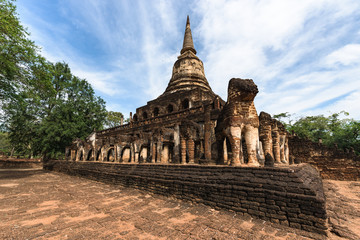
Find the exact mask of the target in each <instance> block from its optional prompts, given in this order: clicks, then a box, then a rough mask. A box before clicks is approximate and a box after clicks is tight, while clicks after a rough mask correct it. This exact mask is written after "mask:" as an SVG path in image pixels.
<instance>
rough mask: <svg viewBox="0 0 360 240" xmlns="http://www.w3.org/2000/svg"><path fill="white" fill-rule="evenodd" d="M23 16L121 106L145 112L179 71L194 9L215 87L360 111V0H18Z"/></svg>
mask: <svg viewBox="0 0 360 240" xmlns="http://www.w3.org/2000/svg"><path fill="white" fill-rule="evenodd" d="M18 5H19V6H20V9H21V12H20V16H21V19H22V20H23V22H24V23H25V25H27V26H28V27H29V30H30V32H32V36H33V38H34V40H35V41H36V42H37V43H38V44H39V45H41V46H42V47H43V54H44V55H45V56H46V57H47V58H48V59H49V60H51V61H61V60H63V61H66V62H68V63H69V64H70V67H71V69H72V70H73V72H74V73H75V74H76V75H78V76H79V77H82V78H86V79H87V80H88V81H89V82H90V83H91V84H92V85H93V87H94V88H95V90H96V92H97V93H98V94H100V95H101V96H102V97H103V98H104V99H105V100H106V101H107V107H108V108H109V109H111V110H116V109H118V111H126V112H124V113H125V114H128V112H129V111H135V109H136V107H140V106H141V105H144V104H146V102H147V101H149V100H151V99H153V98H155V97H157V96H158V95H160V94H161V93H162V92H163V91H164V90H165V88H166V85H167V83H168V81H169V80H170V77H171V71H172V66H173V63H174V62H175V61H176V57H177V56H178V54H179V51H180V49H181V46H182V38H183V31H184V27H185V19H186V15H187V14H190V15H191V16H190V19H191V26H192V30H193V38H194V42H195V47H196V49H197V50H198V56H199V57H200V58H201V59H202V60H203V61H204V67H205V73H206V76H207V78H208V80H209V82H210V85H211V87H212V88H213V90H214V91H215V92H216V93H218V94H219V95H220V96H222V97H223V98H224V99H226V92H227V83H228V80H229V79H230V78H232V77H241V78H252V79H254V81H255V83H257V85H258V87H259V89H260V93H259V94H258V96H257V98H256V106H257V109H258V111H261V110H264V111H267V112H269V113H271V114H274V113H280V112H292V113H294V112H297V113H299V114H321V113H325V112H328V111H338V110H346V111H349V112H350V113H351V116H352V117H355V118H360V111H359V110H360V109H359V107H358V106H357V105H355V104H354V103H355V102H359V101H360V81H359V77H358V76H360V57H359V56H360V31H359V30H358V26H359V25H360V18H359V17H358V12H359V11H360V2H359V1H357V0H318V1H313V0H304V1H289V0H267V1H263V0H260V1H252V0H241V1H230V0H229V1H227V0H211V1H210V0H202V1H198V2H196V3H194V2H192V1H182V2H178V1H175V0H174V1H165V0H157V1H141V0H137V1H117V0H109V1H97V0H84V1H72V0H65V1H51V2H46V1H45V2H38V3H34V2H33V1H30V0H22V1H19V2H18Z"/></svg>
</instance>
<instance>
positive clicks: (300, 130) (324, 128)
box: [274, 111, 360, 154]
mask: <svg viewBox="0 0 360 240" xmlns="http://www.w3.org/2000/svg"><path fill="white" fill-rule="evenodd" d="M342 115H344V117H346V116H348V115H349V114H348V113H347V112H344V111H342V112H339V113H334V114H332V115H330V116H328V117H325V116H324V115H318V116H307V117H302V118H300V119H298V120H297V121H295V122H293V123H292V121H289V122H288V123H285V124H284V125H285V126H286V128H287V130H288V131H289V132H293V133H296V135H298V136H299V137H301V138H307V139H310V140H312V141H314V142H317V141H318V140H319V139H321V140H322V142H323V144H325V145H327V146H334V145H335V144H336V145H337V146H338V147H339V148H341V149H344V150H345V149H350V148H353V149H354V150H355V152H356V153H357V154H360V121H357V120H354V119H350V118H341V116H342ZM290 116H291V115H290V114H288V113H283V114H278V115H274V118H277V119H279V120H282V118H288V119H289V117H290Z"/></svg>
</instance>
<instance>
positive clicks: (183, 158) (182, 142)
mask: <svg viewBox="0 0 360 240" xmlns="http://www.w3.org/2000/svg"><path fill="white" fill-rule="evenodd" d="M180 149H181V163H182V164H186V139H185V138H181V140H180Z"/></svg>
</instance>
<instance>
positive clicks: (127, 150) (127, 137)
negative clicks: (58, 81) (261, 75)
mask: <svg viewBox="0 0 360 240" xmlns="http://www.w3.org/2000/svg"><path fill="white" fill-rule="evenodd" d="M257 93H258V88H257V86H256V84H255V83H254V81H253V80H251V79H240V78H233V79H231V80H230V81H229V84H228V96H227V101H226V102H225V101H224V100H223V99H221V97H219V96H218V95H216V94H215V93H214V92H213V91H212V90H211V87H210V85H209V83H208V81H207V79H206V77H205V73H204V66H203V62H202V61H201V60H200V59H199V58H198V57H197V56H196V50H195V47H194V43H193V39H192V35H191V29H190V21H189V18H188V19H187V22H186V28H185V36H184V42H183V47H182V49H181V51H180V56H179V57H178V59H177V60H176V62H175V64H174V67H173V71H172V76H171V79H170V81H169V83H168V86H167V88H166V89H165V91H164V93H163V94H161V95H160V96H159V97H158V98H156V99H154V100H151V101H149V102H147V104H146V105H145V106H142V107H139V108H137V109H136V113H135V114H134V115H132V114H131V113H130V122H129V123H127V124H122V125H120V126H117V127H114V128H109V129H106V130H102V131H96V132H93V133H92V134H90V136H89V137H87V139H86V140H85V141H84V140H80V139H79V140H75V141H73V144H72V145H71V146H69V147H67V148H66V150H65V156H66V158H65V161H64V160H51V161H48V162H46V164H44V168H45V169H48V170H53V171H59V172H65V173H68V174H72V175H77V176H82V177H87V178H90V179H94V180H98V181H103V182H106V183H110V184H121V185H124V186H129V187H135V188H139V189H144V190H146V191H151V192H154V193H157V194H163V195H166V196H174V197H176V198H180V199H185V200H188V201H193V202H200V203H203V204H207V205H209V206H212V207H215V208H225V209H230V210H232V211H235V212H237V213H240V214H245V213H246V214H250V215H252V216H255V217H258V218H261V219H264V220H269V221H272V222H275V223H279V224H283V225H286V226H290V227H294V228H299V229H303V230H306V231H312V232H316V233H320V234H326V231H327V215H326V205H325V196H324V192H323V186H322V181H321V177H320V174H319V172H318V171H317V170H316V169H314V168H312V167H311V166H310V165H309V164H291V163H292V162H294V161H293V160H294V159H293V156H292V157H291V158H290V157H289V155H290V154H289V143H291V142H293V141H290V140H291V138H289V135H288V133H287V132H286V130H285V128H284V126H283V125H282V124H281V123H280V122H278V121H277V120H274V119H272V118H271V116H270V115H269V114H267V113H264V112H261V113H260V115H258V113H257V111H256V108H255V105H254V98H255V96H256V94H257ZM295 146H296V145H295ZM296 149H298V148H296ZM290 150H291V149H290ZM297 152H301V151H297ZM289 160H290V161H289ZM289 163H290V164H289Z"/></svg>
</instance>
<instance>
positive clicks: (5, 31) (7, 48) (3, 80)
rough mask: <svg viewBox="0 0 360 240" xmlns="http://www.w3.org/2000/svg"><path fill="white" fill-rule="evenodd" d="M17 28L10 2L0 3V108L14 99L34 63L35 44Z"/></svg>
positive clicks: (14, 8) (15, 16)
mask: <svg viewBox="0 0 360 240" xmlns="http://www.w3.org/2000/svg"><path fill="white" fill-rule="evenodd" d="M28 36H29V34H28V33H27V31H26V29H25V28H24V27H23V26H22V25H21V24H20V21H19V18H18V17H17V13H16V6H15V5H14V4H13V1H8V0H0V104H2V102H3V101H6V100H7V99H9V98H12V97H16V94H17V88H18V87H21V86H22V84H24V83H26V80H27V79H28V76H29V74H30V73H31V71H30V68H31V65H32V63H33V62H35V61H36V58H37V57H38V56H37V53H36V50H37V48H36V46H35V44H34V42H32V41H31V40H29V39H28Z"/></svg>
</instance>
